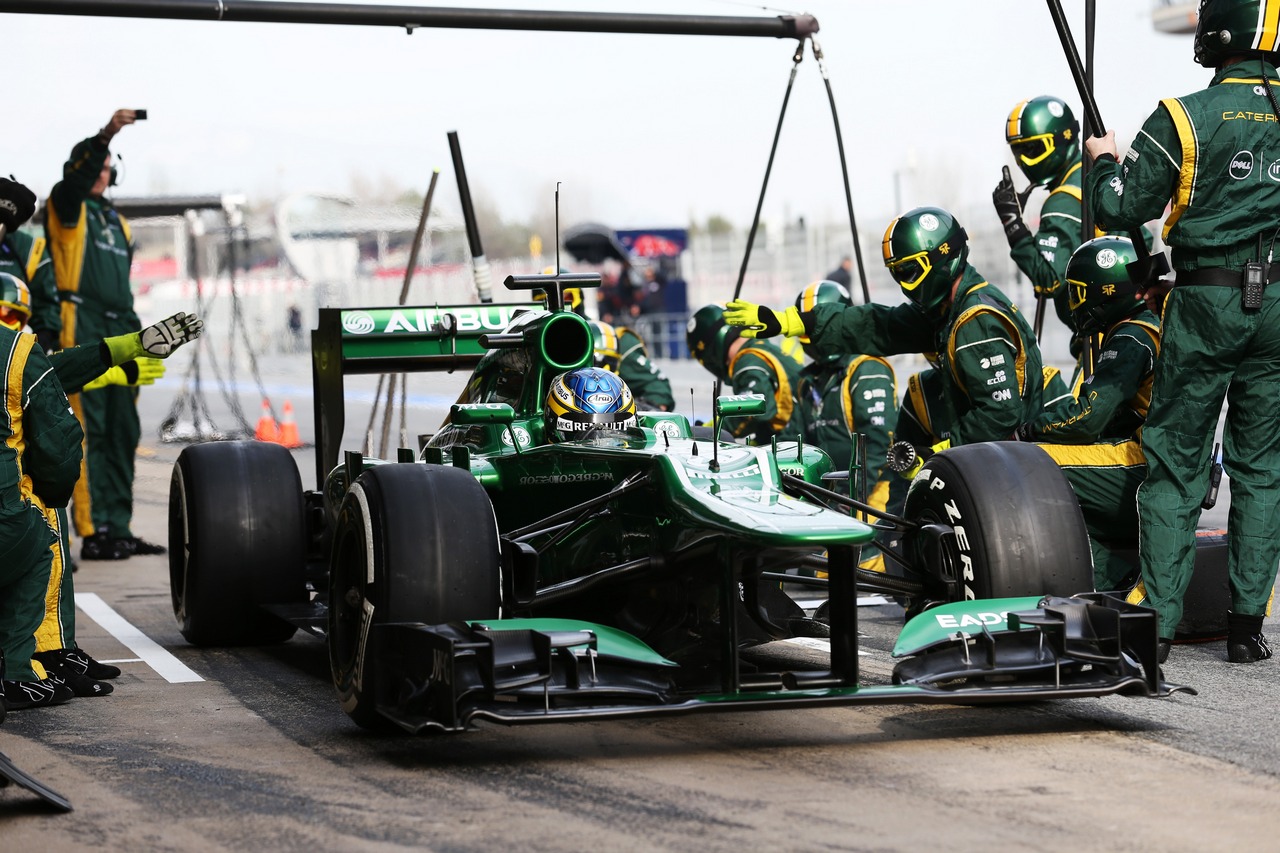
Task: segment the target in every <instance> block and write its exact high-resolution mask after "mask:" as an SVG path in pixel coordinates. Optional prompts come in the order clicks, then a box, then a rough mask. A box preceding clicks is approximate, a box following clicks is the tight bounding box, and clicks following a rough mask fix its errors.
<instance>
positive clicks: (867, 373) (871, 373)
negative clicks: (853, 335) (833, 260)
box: [796, 281, 898, 571]
mask: <svg viewBox="0 0 1280 853" xmlns="http://www.w3.org/2000/svg"><path fill="white" fill-rule="evenodd" d="M827 303H832V304H839V305H845V306H849V305H852V304H853V300H852V299H851V298H849V291H847V290H845V288H844V286H843V285H840V284H837V283H836V282H834V281H816V282H814V283H813V284H810V285H809V286H807V287H806V288H805V289H804V290H802V291H800V295H799V296H797V297H796V308H797V309H799V310H800V312H801V313H802V314H803V313H804V312H806V311H812V310H813V307H814V306H815V305H825V304H827ZM799 340H800V343H801V344H802V345H803V346H804V349H805V352H806V353H807V354H808V355H809V357H810V358H811V359H813V360H812V362H811V363H809V364H808V365H806V366H805V367H802V368H801V369H800V393H799V395H798V396H799V401H800V408H801V412H802V414H803V417H804V424H805V441H806V442H808V443H810V444H815V445H817V446H818V447H821V448H822V449H823V450H824V451H826V453H827V455H828V456H830V457H831V461H832V463H833V464H834V465H835V467H836V470H848V469H849V467H850V464H851V463H852V462H853V445H854V441H855V438H856V437H857V436H858V435H863V436H866V459H865V464H866V471H865V472H864V476H865V477H866V482H867V503H869V504H871V506H873V507H875V508H876V509H880V510H883V509H884V508H885V505H886V504H887V503H888V500H889V486H890V481H891V480H893V479H896V478H894V477H892V476H891V472H890V471H889V470H888V466H887V465H886V464H885V461H886V456H887V455H888V451H889V445H890V444H892V443H893V433H894V429H895V428H896V427H897V424H898V385H897V381H896V379H895V378H894V374H893V367H892V366H891V365H890V364H889V362H887V361H885V360H884V359H883V358H879V357H877V356H874V355H850V354H839V353H827V354H825V355H824V354H822V353H819V352H818V351H817V349H816V348H815V347H814V346H813V344H812V342H811V341H810V340H809V339H808V338H806V337H801V338H800V339H799ZM864 520H865V519H864ZM859 565H861V566H862V567H863V568H867V569H871V570H873V571H884V558H883V557H882V556H880V552H879V549H877V548H874V547H872V546H868V547H864V548H863V549H862V554H861V555H860V557H859Z"/></svg>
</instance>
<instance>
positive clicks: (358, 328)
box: [342, 311, 378, 335]
mask: <svg viewBox="0 0 1280 853" xmlns="http://www.w3.org/2000/svg"><path fill="white" fill-rule="evenodd" d="M377 325H378V324H377V323H376V322H374V319H373V315H372V314H370V313H369V312H368V311H347V312H344V313H343V315H342V328H344V329H346V330H347V331H348V332H350V333H351V334H353V335H367V334H369V333H370V332H372V331H373V330H374V329H375V328H376V327H377Z"/></svg>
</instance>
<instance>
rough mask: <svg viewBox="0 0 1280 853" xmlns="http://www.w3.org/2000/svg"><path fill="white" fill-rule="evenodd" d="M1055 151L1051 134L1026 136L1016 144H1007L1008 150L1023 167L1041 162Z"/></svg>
mask: <svg viewBox="0 0 1280 853" xmlns="http://www.w3.org/2000/svg"><path fill="white" fill-rule="evenodd" d="M1055 149H1056V146H1055V144H1054V141H1053V134H1052V133H1041V134H1038V135H1036V136H1027V137H1024V138H1022V139H1019V140H1018V141H1017V142H1011V143H1009V150H1010V151H1012V152H1013V156H1015V157H1017V158H1018V162H1019V163H1021V164H1022V165H1024V166H1034V165H1036V164H1037V163H1041V162H1043V161H1044V160H1045V159H1046V158H1047V157H1048V156H1049V155H1050V154H1052V153H1053V152H1054V150H1055Z"/></svg>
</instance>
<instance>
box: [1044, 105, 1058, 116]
mask: <svg viewBox="0 0 1280 853" xmlns="http://www.w3.org/2000/svg"><path fill="white" fill-rule="evenodd" d="M1044 108H1045V109H1046V110H1048V111H1049V115H1051V116H1053V117H1054V118H1062V101H1050V102H1049V103H1047V104H1045V107H1044Z"/></svg>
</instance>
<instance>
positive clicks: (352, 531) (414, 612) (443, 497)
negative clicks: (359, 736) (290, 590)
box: [329, 463, 501, 729]
mask: <svg viewBox="0 0 1280 853" xmlns="http://www.w3.org/2000/svg"><path fill="white" fill-rule="evenodd" d="M500 571H501V562H500V553H499V544H498V527H497V521H496V519H495V517H494V514H493V504H492V503H491V502H490V501H489V496H488V495H487V494H486V493H485V491H484V488H483V487H482V486H481V485H480V484H479V483H478V482H476V480H475V478H474V477H472V476H471V474H470V473H469V472H467V471H464V470H462V469H460V468H452V467H447V466H441V465H421V464H408V463H406V464H397V465H382V466H378V467H377V468H373V469H371V470H369V471H366V472H365V473H364V474H362V475H360V477H359V478H358V479H357V480H356V481H355V483H353V484H352V486H351V488H350V490H349V491H348V492H347V494H346V497H345V498H344V499H343V501H342V506H341V508H340V509H339V511H338V520H337V524H336V526H335V529H334V537H333V551H332V559H331V563H330V572H329V666H330V671H331V673H332V677H333V683H334V687H335V688H336V689H337V691H338V698H339V699H340V700H341V702H342V709H343V710H344V711H346V712H347V714H348V716H350V717H351V719H353V720H354V721H355V722H356V723H357V724H359V725H360V726H363V727H364V728H370V729H381V728H385V727H386V726H387V722H386V720H385V718H383V717H382V716H381V715H380V714H378V712H377V707H376V704H377V695H378V692H377V691H378V678H379V665H378V662H379V650H378V632H377V631H374V630H372V629H373V627H374V626H376V625H381V624H387V623H394V622H419V623H423V624H426V625H439V624H443V623H446V622H454V621H461V620H481V619H495V618H497V617H498V615H499V607H500V594H501V575H500Z"/></svg>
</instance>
